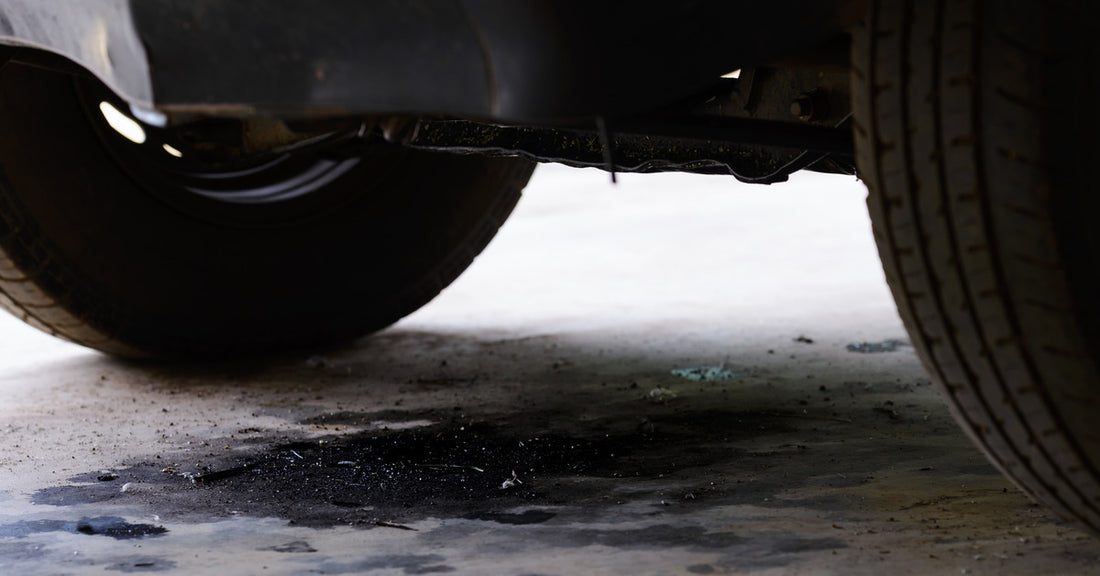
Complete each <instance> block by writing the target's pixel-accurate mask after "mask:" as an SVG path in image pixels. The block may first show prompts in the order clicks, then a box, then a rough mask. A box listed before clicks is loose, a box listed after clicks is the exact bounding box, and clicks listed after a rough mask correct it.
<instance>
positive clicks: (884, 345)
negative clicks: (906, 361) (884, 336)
mask: <svg viewBox="0 0 1100 576" xmlns="http://www.w3.org/2000/svg"><path fill="white" fill-rule="evenodd" d="M906 346H909V344H908V343H907V342H902V341H901V340H883V341H882V342H855V343H852V344H849V345H848V346H847V349H848V351H849V352H858V353H860V354H878V353H881V352H896V351H897V350H898V349H899V348H903V347H906Z"/></svg>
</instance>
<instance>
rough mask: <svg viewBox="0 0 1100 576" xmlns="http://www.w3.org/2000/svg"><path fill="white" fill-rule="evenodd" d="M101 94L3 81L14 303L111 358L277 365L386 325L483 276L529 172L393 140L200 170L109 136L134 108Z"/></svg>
mask: <svg viewBox="0 0 1100 576" xmlns="http://www.w3.org/2000/svg"><path fill="white" fill-rule="evenodd" d="M105 93H106V91H105V89H103V88H102V87H101V86H98V85H95V84H94V83H92V82H90V81H86V80H74V79H73V78H71V77H68V76H64V75H61V74H58V73H55V72H48V71H44V70H40V69H37V68H31V67H27V66H22V65H17V64H15V63H11V64H9V65H7V66H6V67H4V68H3V70H2V72H0V134H2V135H3V137H2V138H0V305H2V306H3V307H4V308H7V309H8V310H9V311H11V312H13V313H15V314H16V315H17V316H19V317H20V318H22V319H23V320H25V321H26V322H28V323H30V324H31V325H33V326H36V327H37V328H40V329H42V330H44V331H46V332H49V333H51V334H55V335H57V336H60V337H62V338H65V339H68V340H71V341H73V342H77V343H80V344H84V345H86V346H90V347H93V348H97V349H99V350H103V351H106V352H109V353H112V354H119V355H126V356H159V357H172V356H177V357H197V356H225V355H239V354H253V353H266V352H272V351H277V350H283V349H288V348H295V347H304V346H313V345H321V344H327V343H333V342H339V341H342V340H347V339H350V338H354V337H356V336H359V335H362V334H364V333H367V332H370V331H372V330H377V329H380V328H382V327H385V326H387V325H389V324H391V323H393V322H395V321H396V320H398V319H399V318H401V317H402V316H404V315H406V314H408V313H410V312H412V311H413V310H415V309H416V308H418V307H419V306H421V305H423V304H424V303H426V302H427V301H428V300H430V299H431V298H432V297H433V296H435V295H436V294H437V293H438V292H439V291H440V290H441V289H443V288H444V287H445V286H446V285H447V284H449V283H450V282H451V281H452V280H454V279H455V278H456V277H457V276H458V275H459V274H460V273H461V272H462V271H463V270H464V269H465V268H466V266H467V265H469V264H470V262H471V261H472V260H473V258H474V257H475V256H476V255H477V254H478V253H479V252H480V251H481V249H482V248H484V246H485V245H486V244H487V243H488V241H489V240H490V239H491V238H492V236H493V235H494V234H495V232H496V230H497V228H498V227H499V226H500V224H501V223H502V222H503V221H504V219H505V218H506V217H507V215H508V214H509V213H510V211H511V209H512V208H513V206H514V205H515V202H516V200H517V199H518V197H519V192H520V190H521V189H522V188H523V186H524V185H525V184H526V182H527V180H528V178H529V177H530V175H531V173H532V170H533V164H531V163H529V162H526V161H523V160H519V159H516V158H484V157H476V156H457V155H445V154H436V153H428V152H421V151H412V150H407V149H404V148H401V147H397V146H391V145H388V144H386V143H385V142H383V141H381V140H380V139H379V140H378V141H368V142H367V143H365V144H362V145H361V146H360V148H358V149H356V153H355V154H354V155H351V156H348V155H343V156H341V155H335V156H334V155H333V153H332V152H331V151H330V150H326V149H322V148H318V149H303V150H300V151H297V152H285V153H278V154H268V155H261V157H258V158H252V157H246V158H243V159H241V158H237V159H230V160H225V161H224V162H223V161H220V160H219V161H212V160H209V159H208V158H202V159H197V160H196V159H194V158H192V154H191V152H193V151H194V152H202V151H203V150H206V151H209V149H210V148H211V147H210V146H209V145H206V144H204V143H203V142H199V143H198V144H195V145H194V146H192V147H191V148H186V146H185V144H186V143H182V144H178V145H177V146H169V145H168V142H166V141H164V142H162V139H158V138H160V136H157V134H159V133H158V132H157V131H156V129H155V128H154V127H152V126H145V128H146V131H147V132H148V133H149V134H150V136H149V137H148V139H146V138H145V136H144V135H143V134H139V135H140V136H142V138H140V139H141V140H143V142H142V143H140V144H139V143H137V142H136V141H134V140H136V139H137V138H136V137H133V136H132V135H131V137H130V139H127V137H126V136H125V135H124V134H125V132H126V130H120V128H118V127H116V128H115V129H112V124H111V121H110V119H109V118H108V116H110V114H108V112H111V110H114V112H111V114H116V113H117V112H118V111H119V109H120V108H121V109H123V110H125V106H124V105H123V104H121V103H118V104H117V106H116V105H112V104H111V100H110V98H111V96H108V95H104V94H105ZM116 115H117V114H116ZM124 121H127V120H124ZM128 121H129V122H134V120H133V119H132V118H129V119H128ZM138 125H139V126H140V124H138ZM200 128H201V123H200ZM204 130H206V129H200V130H199V136H202V133H203V131H204ZM207 131H209V130H207ZM166 134H167V132H166ZM238 136H239V134H238ZM204 146H205V148H204ZM215 148H216V147H215ZM185 149H186V153H185V152H184V150H185Z"/></svg>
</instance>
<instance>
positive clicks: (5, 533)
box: [0, 516, 168, 540]
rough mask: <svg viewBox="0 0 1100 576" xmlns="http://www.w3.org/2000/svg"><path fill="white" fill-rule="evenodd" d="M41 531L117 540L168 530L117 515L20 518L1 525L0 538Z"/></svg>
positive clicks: (160, 533)
mask: <svg viewBox="0 0 1100 576" xmlns="http://www.w3.org/2000/svg"><path fill="white" fill-rule="evenodd" d="M41 532H70V533H73V534H87V535H89V536H107V537H109V538H114V539H116V540H131V539H134V538H144V537H146V536H161V535H163V534H165V533H167V532H168V529H167V528H164V527H163V526H154V525H152V524H131V523H129V522H126V521H125V520H123V519H122V518H118V517H115V516H100V517H96V518H82V519H80V520H78V521H76V522H73V521H68V520H20V521H19V522H13V523H11V524H3V525H0V538H26V537H27V536H30V535H31V534H37V533H41Z"/></svg>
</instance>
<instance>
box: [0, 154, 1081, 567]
mask: <svg viewBox="0 0 1100 576" xmlns="http://www.w3.org/2000/svg"><path fill="white" fill-rule="evenodd" d="M864 196H865V190H864V189H863V188H862V186H861V185H860V184H858V183H857V182H854V181H853V180H852V179H851V178H840V177H825V176H821V175H813V174H804V175H798V176H797V177H796V178H795V179H794V180H793V181H792V182H791V183H788V184H785V185H779V186H773V187H748V186H743V185H739V184H737V183H736V182H735V181H734V180H733V179H730V178H712V177H690V176H684V175H651V176H633V175H623V176H622V177H621V180H620V184H619V185H618V186H617V187H612V186H610V185H609V184H608V177H607V175H606V174H603V173H601V172H596V171H580V170H570V169H566V168H562V167H557V166H543V167H540V169H539V171H538V172H537V173H536V175H535V178H534V180H533V181H532V184H531V186H530V188H529V189H528V192H527V194H526V196H525V198H524V200H523V201H522V202H521V203H520V206H519V208H518V209H517V212H516V214H515V215H514V217H513V219H512V220H511V221H509V223H508V224H507V225H506V226H505V227H504V228H503V229H502V231H501V233H500V235H499V236H498V238H497V239H496V240H495V241H494V243H493V245H492V246H490V247H489V249H488V250H487V251H486V252H485V254H484V255H483V256H482V257H481V258H479V259H478V261H477V262H475V264H474V266H473V267H472V268H471V269H470V270H469V271H468V272H467V273H466V274H465V275H464V276H463V277H462V278H461V279H460V280H459V281H458V282H457V283H456V284H455V285H454V286H453V287H451V288H450V289H448V290H447V291H446V292H445V293H444V294H443V295H441V296H440V297H439V298H438V299H437V300H436V301H434V302H433V303H431V304H430V305H429V306H427V307H426V308H425V309H423V310H421V311H420V312H418V313H416V314H414V315H413V316H411V317H409V318H407V319H405V320H404V321H402V322H400V323H399V324H397V325H396V326H394V327H393V328H391V329H389V330H386V331H384V332H382V333H380V334H377V335H375V336H372V337H369V338H364V339H362V340H360V341H358V342H355V343H354V344H352V345H350V346H348V347H345V348H341V349H336V350H323V351H312V352H304V353H301V354H295V355H287V356H285V357H281V358H276V359H270V360H266V361H250V362H243V363H234V364H219V365H204V366H178V365H177V366H165V365H135V364H126V363H122V362H118V361H115V360H112V359H110V358H106V357H104V356H101V355H99V354H96V353H93V352H89V351H85V350H82V349H79V348H76V347H74V346H70V345H68V344H65V343H62V342H57V341H54V340H51V339H50V338H48V337H46V336H43V335H41V334H38V333H36V332H34V331H33V330H30V329H28V328H25V327H23V326H22V325H19V324H18V323H17V322H16V321H14V320H12V319H9V318H3V319H0V332H2V334H0V338H2V341H3V342H4V347H3V349H2V350H0V366H2V369H0V446H2V447H3V451H2V452H0V573H2V574H13V575H14V574H19V575H27V574H101V573H113V572H125V573H135V572H163V573H169V574H175V573H180V574H215V573H216V574H372V575H375V574H377V575H385V574H428V573H456V574H529V575H535V574H542V575H559V574H744V573H752V574H885V573H889V574H960V573H961V574H1086V573H1100V567H1098V566H1100V562H1098V559H1100V542H1098V541H1097V540H1095V539H1093V538H1092V537H1090V536H1087V535H1086V534H1084V533H1082V532H1080V531H1078V530H1076V529H1075V528H1073V527H1071V526H1069V525H1066V524H1064V523H1062V522H1060V521H1058V520H1057V519H1055V518H1053V517H1051V515H1049V514H1048V513H1047V512H1045V511H1044V510H1043V509H1041V508H1039V507H1037V506H1035V505H1033V504H1032V503H1030V502H1029V501H1028V500H1027V499H1026V498H1025V497H1024V496H1023V495H1021V494H1020V493H1019V492H1018V491H1017V490H1016V489H1015V488H1014V487H1013V486H1012V485H1011V483H1009V482H1008V481H1007V480H1005V479H1003V478H1002V477H1001V476H1000V475H999V474H998V473H997V472H996V471H995V470H994V469H993V468H992V467H991V466H990V465H989V464H987V463H986V461H985V459H984V458H983V457H982V456H981V455H980V454H979V453H978V452H977V450H976V449H975V448H973V447H972V446H971V445H970V443H969V442H968V441H967V439H966V438H965V437H964V436H963V435H962V433H961V432H959V431H958V429H957V428H956V427H955V425H954V423H953V422H952V421H951V419H950V416H949V414H948V413H947V411H946V409H945V408H944V406H943V405H942V403H941V402H940V401H939V399H938V397H937V396H936V394H935V392H934V390H933V389H932V386H931V385H930V384H929V382H928V378H927V376H926V375H925V373H924V372H923V371H922V369H921V367H920V365H919V363H918V361H917V359H916V358H915V356H914V354H913V351H912V349H911V348H909V347H907V346H904V345H901V346H900V347H899V348H898V349H897V350H896V351H893V352H883V353H876V354H861V353H853V352H849V351H847V350H846V345H848V344H850V343H858V342H865V341H866V342H882V341H887V340H902V341H904V339H905V334H904V330H903V328H902V326H901V324H900V322H899V320H898V318H897V315H896V313H895V311H894V307H893V304H892V302H891V299H890V295H889V293H888V291H887V289H886V286H885V283H884V281H883V278H882V273H881V270H880V268H879V266H878V262H877V256H876V253H875V249H874V245H873V241H872V239H871V235H870V230H869V223H868V221H867V217H866V213H865V210H864V208H863V199H864ZM694 367H715V369H714V370H712V371H711V373H710V375H712V376H713V375H719V376H724V377H725V378H726V379H722V380H704V381H694V380H690V379H688V378H685V377H683V376H681V375H677V374H674V373H673V372H672V371H673V370H676V369H685V368H694ZM699 372H704V371H699ZM699 372H697V373H699ZM687 374H688V375H691V374H692V373H690V372H689V373H687Z"/></svg>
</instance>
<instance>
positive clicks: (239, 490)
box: [32, 408, 936, 546]
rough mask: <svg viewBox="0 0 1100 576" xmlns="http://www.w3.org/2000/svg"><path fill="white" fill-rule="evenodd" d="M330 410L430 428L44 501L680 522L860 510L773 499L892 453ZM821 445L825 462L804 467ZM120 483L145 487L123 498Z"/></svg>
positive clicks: (607, 424)
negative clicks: (640, 513) (620, 508)
mask: <svg viewBox="0 0 1100 576" xmlns="http://www.w3.org/2000/svg"><path fill="white" fill-rule="evenodd" d="M660 410H664V408H661V409H660ZM870 415H872V416H874V418H875V421H876V422H877V424H876V425H879V424H882V423H888V425H890V426H892V427H897V426H904V425H905V424H904V423H905V420H904V419H902V420H889V419H882V418H878V415H877V413H870ZM330 416H333V418H332V419H330V418H328V417H327V416H326V415H323V414H322V415H318V416H315V417H312V418H310V419H308V420H307V421H305V422H304V423H306V424H311V425H318V424H334V423H335V421H339V422H358V423H366V422H377V421H380V420H384V421H387V422H395V423H398V424H400V423H401V422H402V421H404V422H425V421H428V422H434V424H431V425H427V426H420V427H414V428H404V429H401V427H400V426H395V427H394V428H396V429H391V430H386V429H370V430H367V431H360V432H354V433H347V432H345V433H342V434H340V433H334V434H332V435H329V436H326V437H321V438H316V437H314V438H308V439H306V438H304V437H300V438H297V439H295V438H289V439H287V438H286V437H285V436H276V435H274V434H275V433H272V435H271V436H269V437H267V438H257V437H255V436H250V437H249V438H247V439H232V438H223V439H219V440H211V441H210V444H211V445H213V446H219V447H220V445H221V443H222V442H223V441H224V442H225V443H226V445H228V444H229V443H236V446H235V447H236V448H238V450H239V451H237V452H236V453H237V454H240V453H242V452H245V453H247V455H245V456H240V455H237V456H222V455H217V453H216V451H210V452H207V453H206V454H204V455H203V464H201V465H197V462H196V463H194V464H188V463H184V462H182V461H180V462H178V463H175V464H168V465H166V462H165V461H163V460H161V461H156V460H154V461H149V460H143V461H135V462H123V463H121V465H120V466H119V467H117V468H115V469H113V475H117V479H112V480H110V481H102V480H100V478H101V477H103V474H102V473H101V472H98V471H91V472H88V473H86V474H83V475H81V476H78V477H75V478H73V479H72V480H73V481H72V482H71V483H69V484H67V485H62V486H56V487H51V488H45V489H42V490H39V491H38V492H37V493H35V494H34V496H33V497H32V502H34V503H36V504H50V505H71V504H83V503H101V504H107V503H108V502H112V501H116V500H117V501H118V502H120V503H122V502H125V503H126V504H128V505H134V504H140V505H142V506H144V507H145V508H146V509H147V510H148V512H149V513H150V514H158V515H160V516H161V517H166V518H167V517H171V518H173V519H174V521H186V522H209V521H215V520H218V519H223V518H227V517H233V516H238V515H242V516H251V517H276V518H283V519H285V520H286V521H287V522H288V523H289V524H293V525H298V526H308V527H318V528H320V527H330V526H337V525H342V526H349V525H350V526H359V527H363V528H374V527H378V526H386V527H390V528H402V527H406V526H405V524H409V523H414V522H416V521H418V520H422V519H425V518H461V519H467V520H476V521H484V522H492V523H496V524H501V525H536V524H543V523H547V522H551V523H552V521H554V520H555V514H556V512H557V509H556V508H555V507H571V508H570V509H571V510H573V511H574V512H573V513H572V514H573V515H576V514H577V512H576V511H578V510H581V511H589V512H584V513H590V514H593V515H597V514H599V513H600V512H599V510H607V509H609V507H614V506H617V505H620V504H623V503H624V502H629V501H632V500H641V501H645V502H647V503H648V504H647V505H651V506H653V507H655V509H657V510H660V511H661V513H662V514H674V515H676V514H681V513H688V512H689V511H690V510H692V509H694V508H693V507H697V506H700V505H706V506H714V505H739V504H751V505H755V506H760V505H764V506H772V507H780V506H804V507H809V508H814V507H818V508H821V509H842V508H844V507H846V506H850V505H851V503H849V502H845V501H842V500H838V498H839V497H837V496H836V495H835V494H833V495H830V496H827V497H822V499H820V500H819V501H817V500H813V499H812V498H811V499H806V498H802V499H798V500H791V499H786V500H784V499H777V498H776V495H777V494H781V493H784V492H785V491H788V490H791V489H797V488H801V487H814V486H822V485H824V484H823V483H828V485H829V486H834V487H839V486H841V485H844V486H849V485H856V484H860V483H863V482H866V481H867V478H869V474H870V472H871V471H873V470H875V469H876V468H877V467H878V466H881V465H882V464H883V462H886V461H889V460H891V459H894V458H896V456H894V455H886V454H882V451H881V447H880V446H879V445H877V443H870V442H869V443H867V444H866V445H863V444H861V443H848V444H839V443H835V442H826V441H824V440H826V439H827V438H828V436H829V435H830V434H832V433H834V432H837V430H836V429H837V428H838V427H846V428H849V429H848V430H844V431H843V433H844V434H851V430H850V427H851V426H852V424H851V423H845V422H841V421H838V420H837V419H832V420H829V419H824V418H818V419H811V418H808V417H807V416H806V415H801V414H799V415H794V414H787V415H785V414H780V413H775V412H754V411H744V412H736V411H722V410H705V409H704V410H698V409H697V410H685V411H664V412H658V413H657V414H656V415H653V414H651V415H650V416H648V417H639V416H638V414H637V413H634V414H631V415H629V416H624V415H619V416H609V417H607V418H604V419H594V420H589V421H584V422H579V421H578V420H577V419H576V418H575V417H572V416H570V415H568V414H564V413H563V414H553V413H549V412H539V413H538V415H537V417H534V416H531V415H525V414H505V415H480V416H478V417H471V416H468V415H464V414H458V413H452V412H451V411H446V410H442V411H426V412H415V411H410V412H407V413H400V412H394V411H388V412H384V413H383V412H376V413H362V414H352V413H339V414H335V415H330ZM330 420H333V421H330ZM564 431H568V433H566V432H564ZM792 438H802V440H797V441H794V442H792V441H791V439H792ZM808 445H810V446H808ZM760 446H766V447H767V448H766V449H760ZM811 449H812V450H813V451H814V452H813V457H812V458H811V459H810V460H807V450H811ZM935 449H936V448H935V446H934V444H929V445H928V446H927V447H925V446H923V445H917V446H913V447H912V451H911V453H910V454H908V456H909V457H914V458H921V457H923V456H924V455H927V454H932V453H934V451H935ZM926 453H927V454H926ZM810 461H813V462H817V463H821V462H836V463H840V462H844V464H843V468H844V470H845V472H846V474H845V475H843V477H833V476H830V477H828V478H827V479H825V480H823V479H822V476H820V475H815V474H814V470H810V469H807V468H806V465H807V463H808V462H810ZM193 462H195V461H193ZM838 465H840V464H838ZM764 479H766V480H764ZM121 483H130V485H131V486H133V487H135V488H132V489H130V490H127V491H122V490H120V488H119V485H120V484H121ZM673 503H674V504H677V506H670V504H673ZM667 536H669V538H670V539H669V540H668V541H667V542H666V544H667V545H684V544H687V543H693V544H692V545H694V546H698V545H699V542H701V541H702V540H700V536H699V535H693V536H692V537H691V538H689V539H688V540H684V539H683V538H679V537H677V534H676V533H675V531H672V532H670V533H669V534H668V535H667ZM636 537H637V535H636V534H635V535H631V536H630V537H629V538H628V539H627V540H624V541H623V544H624V545H625V544H626V543H627V542H628V541H631V540H635V539H636ZM609 538H610V536H609ZM722 544H723V545H725V546H729V545H732V544H734V543H731V542H723V543H722ZM609 545H610V544H609ZM829 545H833V543H831V542H830V543H829Z"/></svg>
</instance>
